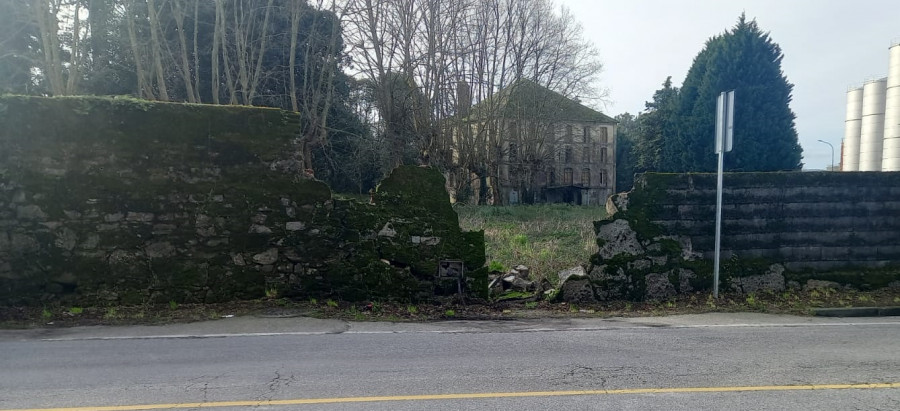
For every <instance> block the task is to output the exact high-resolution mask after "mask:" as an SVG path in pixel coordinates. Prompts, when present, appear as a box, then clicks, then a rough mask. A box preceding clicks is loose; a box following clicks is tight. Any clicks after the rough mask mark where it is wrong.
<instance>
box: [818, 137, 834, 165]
mask: <svg viewBox="0 0 900 411" xmlns="http://www.w3.org/2000/svg"><path fill="white" fill-rule="evenodd" d="M819 142H820V143H825V144H828V147H831V170H830V171H834V146H833V145H831V143H829V142H827V141H825V140H819Z"/></svg>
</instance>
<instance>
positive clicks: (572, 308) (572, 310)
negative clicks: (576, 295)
mask: <svg viewBox="0 0 900 411" xmlns="http://www.w3.org/2000/svg"><path fill="white" fill-rule="evenodd" d="M569 312H570V313H577V312H578V306H577V305H575V304H572V305H570V306H569Z"/></svg>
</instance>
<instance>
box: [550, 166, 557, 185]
mask: <svg viewBox="0 0 900 411" xmlns="http://www.w3.org/2000/svg"><path fill="white" fill-rule="evenodd" d="M550 185H551V186H552V185H556V167H550Z"/></svg>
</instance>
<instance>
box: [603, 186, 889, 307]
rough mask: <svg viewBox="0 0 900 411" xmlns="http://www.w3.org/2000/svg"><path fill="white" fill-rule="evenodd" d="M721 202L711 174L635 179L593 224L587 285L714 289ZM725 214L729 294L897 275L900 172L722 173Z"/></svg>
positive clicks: (613, 291) (607, 289) (637, 290)
mask: <svg viewBox="0 0 900 411" xmlns="http://www.w3.org/2000/svg"><path fill="white" fill-rule="evenodd" d="M715 204H716V176H715V174H652V173H648V174H643V175H640V176H638V177H637V178H636V180H635V187H634V189H633V190H632V191H630V192H628V193H620V194H617V195H615V196H613V197H611V198H610V199H609V201H608V203H607V209H608V211H609V214H610V217H609V219H608V220H605V221H599V222H597V223H595V225H596V231H597V238H598V245H599V246H600V248H599V252H598V253H597V254H596V255H595V256H594V257H593V259H592V266H591V267H590V270H589V273H590V274H589V277H590V278H588V279H585V280H586V281H590V282H591V283H592V284H594V288H595V290H596V292H597V295H598V296H599V297H601V298H619V297H625V298H632V299H643V298H648V297H650V298H662V297H666V296H669V295H674V294H676V293H679V292H688V291H693V290H698V289H706V288H711V287H712V280H711V276H712V262H711V261H712V258H713V249H714V240H715ZM722 218H723V221H722V244H721V247H722V260H723V264H722V276H721V277H722V280H721V281H722V287H723V289H724V290H735V291H742V292H752V291H757V290H760V289H783V288H784V287H785V286H786V284H789V283H791V282H792V281H794V282H796V283H797V284H802V283H805V282H806V281H808V280H810V279H814V280H830V281H837V282H839V283H842V284H848V285H852V286H856V287H859V288H877V287H883V286H886V285H888V284H891V283H892V282H895V281H897V280H898V279H900V173H729V174H725V176H724V190H723V208H722ZM895 284H896V283H895Z"/></svg>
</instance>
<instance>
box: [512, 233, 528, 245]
mask: <svg viewBox="0 0 900 411" xmlns="http://www.w3.org/2000/svg"><path fill="white" fill-rule="evenodd" d="M512 244H513V245H514V246H520V247H524V246H526V245H528V236H527V235H525V234H516V235H514V236H513V238H512Z"/></svg>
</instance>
